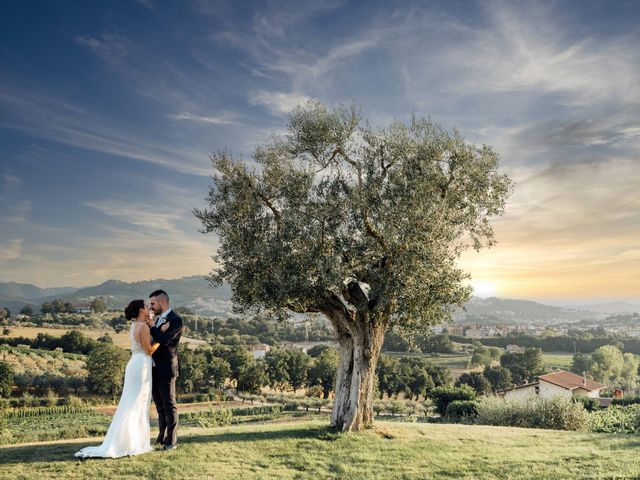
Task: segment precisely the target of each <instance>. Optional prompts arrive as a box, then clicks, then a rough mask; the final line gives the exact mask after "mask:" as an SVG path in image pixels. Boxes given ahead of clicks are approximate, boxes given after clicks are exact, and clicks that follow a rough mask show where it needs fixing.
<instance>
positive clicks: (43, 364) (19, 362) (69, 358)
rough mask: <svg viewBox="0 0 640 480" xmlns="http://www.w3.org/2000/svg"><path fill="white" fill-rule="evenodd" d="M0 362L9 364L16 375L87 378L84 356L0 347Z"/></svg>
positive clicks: (24, 348)
mask: <svg viewBox="0 0 640 480" xmlns="http://www.w3.org/2000/svg"><path fill="white" fill-rule="evenodd" d="M0 360H3V361H5V362H8V363H10V364H11V366H12V368H13V371H14V372H15V373H17V374H24V373H29V374H32V375H41V374H52V375H59V376H66V377H86V376H87V371H86V370H85V356H84V355H77V354H73V353H62V352H56V351H53V352H52V351H49V350H39V349H31V348H26V347H9V346H6V345H0Z"/></svg>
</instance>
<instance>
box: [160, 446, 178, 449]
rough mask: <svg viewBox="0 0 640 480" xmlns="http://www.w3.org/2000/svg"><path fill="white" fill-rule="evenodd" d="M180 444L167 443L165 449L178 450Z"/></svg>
mask: <svg viewBox="0 0 640 480" xmlns="http://www.w3.org/2000/svg"><path fill="white" fill-rule="evenodd" d="M177 449H178V445H165V446H164V448H163V450H177Z"/></svg>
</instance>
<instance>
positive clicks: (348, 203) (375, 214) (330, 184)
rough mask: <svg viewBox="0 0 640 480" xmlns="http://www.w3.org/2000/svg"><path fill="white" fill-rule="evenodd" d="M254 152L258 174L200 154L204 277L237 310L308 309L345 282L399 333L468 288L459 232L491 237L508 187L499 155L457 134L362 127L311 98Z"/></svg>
mask: <svg viewBox="0 0 640 480" xmlns="http://www.w3.org/2000/svg"><path fill="white" fill-rule="evenodd" d="M254 158H255V161H256V162H257V164H258V165H259V166H260V170H259V171H258V170H250V169H249V167H248V166H247V165H246V164H245V163H243V162H237V161H234V160H233V159H231V158H230V157H229V155H228V154H226V153H220V154H217V155H215V156H214V158H213V163H214V167H215V169H216V172H217V174H216V176H215V177H214V186H213V187H212V188H211V190H210V193H209V197H208V201H209V205H210V208H209V209H206V210H196V212H195V213H196V216H197V217H198V218H199V219H200V220H201V222H202V225H203V230H204V231H205V232H216V233H217V234H218V235H219V238H220V239H221V242H220V243H221V244H220V248H219V249H218V254H217V257H216V259H217V263H218V265H220V268H218V269H216V270H215V271H214V272H213V274H212V275H211V280H212V282H213V283H214V284H217V283H219V282H221V281H227V282H228V283H230V284H231V285H232V287H233V298H234V300H235V301H236V302H237V303H238V304H239V305H241V306H242V307H245V308H250V307H264V308H267V309H284V308H293V309H295V310H297V311H307V310H313V311H317V310H318V309H325V308H327V304H326V301H327V298H328V297H327V295H329V296H330V292H334V291H342V290H343V289H344V288H345V283H344V281H345V279H348V278H352V279H355V281H356V282H358V281H360V282H365V283H367V284H368V285H369V286H370V291H369V294H368V295H369V297H370V302H369V304H370V305H371V306H372V307H374V306H375V307H374V308H373V311H372V313H373V314H374V317H375V318H377V317H378V316H383V318H384V320H383V319H382V318H381V320H380V321H385V322H386V321H389V322H391V323H394V324H397V326H398V328H402V329H404V330H408V331H423V330H424V328H425V327H426V326H429V325H432V324H434V323H441V322H443V321H445V320H447V319H449V318H450V317H451V315H452V313H453V311H454V309H455V306H457V305H461V304H463V303H464V302H465V301H466V300H467V299H468V298H469V295H470V290H469V288H468V287H466V286H463V284H462V280H463V279H464V278H465V277H466V275H465V274H464V273H463V272H462V271H461V270H460V269H459V268H458V267H457V265H456V259H457V257H458V256H459V255H460V254H461V253H462V251H463V250H464V249H465V248H466V247H468V246H470V245H469V244H468V243H466V242H465V241H463V240H462V239H463V238H464V236H465V235H468V237H467V238H469V240H470V241H471V246H473V247H475V248H480V247H482V246H483V245H489V244H492V243H493V232H492V230H491V228H490V226H489V222H488V217H489V216H493V215H499V214H501V213H502V212H503V209H504V202H505V199H506V197H507V196H508V193H509V191H510V189H511V181H510V180H509V179H508V177H507V176H506V175H503V174H500V173H498V172H497V162H498V155H497V154H496V153H495V152H493V151H492V150H491V149H490V148H489V147H488V146H482V147H475V146H473V145H469V144H467V143H466V142H465V141H464V139H463V138H462V136H461V135H460V134H459V133H458V132H453V133H448V132H445V131H444V130H443V129H441V128H440V127H438V126H437V125H434V124H433V123H431V122H430V121H427V120H420V119H414V120H413V121H412V122H411V124H410V125H404V124H401V123H396V124H393V125H392V126H390V127H389V128H388V129H386V130H382V131H374V130H372V129H371V128H369V127H367V126H362V125H360V119H359V117H358V115H357V113H356V111H355V109H344V108H334V109H329V108H327V107H325V106H323V105H321V104H319V103H313V102H310V103H309V104H307V105H306V106H304V107H300V108H297V109H295V110H294V111H293V113H292V115H291V117H290V122H289V128H288V135H287V137H286V138H275V139H274V140H273V141H271V142H270V143H268V144H265V145H263V146H260V147H258V148H257V149H256V152H255V154H254ZM352 178H355V179H357V181H355V182H351V181H350V180H348V179H352ZM416 198H420V202H416ZM390 265H393V269H391V268H390ZM418 286H419V288H418ZM425 292H428V294H425ZM400 295H401V296H402V301H397V299H398V298H399V296H400Z"/></svg>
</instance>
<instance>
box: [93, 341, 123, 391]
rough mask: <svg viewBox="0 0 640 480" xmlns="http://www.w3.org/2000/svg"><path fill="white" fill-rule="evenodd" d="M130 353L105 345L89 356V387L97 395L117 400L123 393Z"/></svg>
mask: <svg viewBox="0 0 640 480" xmlns="http://www.w3.org/2000/svg"><path fill="white" fill-rule="evenodd" d="M128 360H129V353H128V352H126V351H124V350H122V349H121V348H118V347H116V346H113V345H109V344H104V345H102V346H100V347H98V348H95V349H94V350H92V351H91V353H90V354H89V355H88V356H87V370H88V371H89V378H88V381H89V387H90V388H91V389H92V390H93V391H94V392H96V393H100V394H109V395H111V396H112V398H115V396H116V394H118V393H120V392H121V391H122V382H123V378H124V369H125V366H126V364H127V361H128Z"/></svg>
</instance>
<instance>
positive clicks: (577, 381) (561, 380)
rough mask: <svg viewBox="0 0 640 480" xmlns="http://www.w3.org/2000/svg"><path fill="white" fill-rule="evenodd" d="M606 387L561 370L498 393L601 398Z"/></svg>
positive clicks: (508, 396) (512, 396) (511, 398)
mask: <svg viewBox="0 0 640 480" xmlns="http://www.w3.org/2000/svg"><path fill="white" fill-rule="evenodd" d="M606 387H607V386H606V385H603V384H602V383H598V382H594V381H593V380H589V379H587V378H585V377H581V376H580V375H576V374H575V373H571V372H565V371H559V372H553V373H548V374H546V375H541V376H539V377H538V380H536V381H535V382H531V383H525V384H524V385H517V386H515V387H513V388H509V389H506V390H502V391H500V392H498V394H502V395H503V396H504V398H505V399H507V400H513V399H522V398H527V397H531V396H539V397H540V398H545V399H548V398H552V397H556V396H561V397H564V398H571V397H575V396H578V395H584V396H587V397H591V398H599V397H600V390H602V389H604V388H606Z"/></svg>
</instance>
